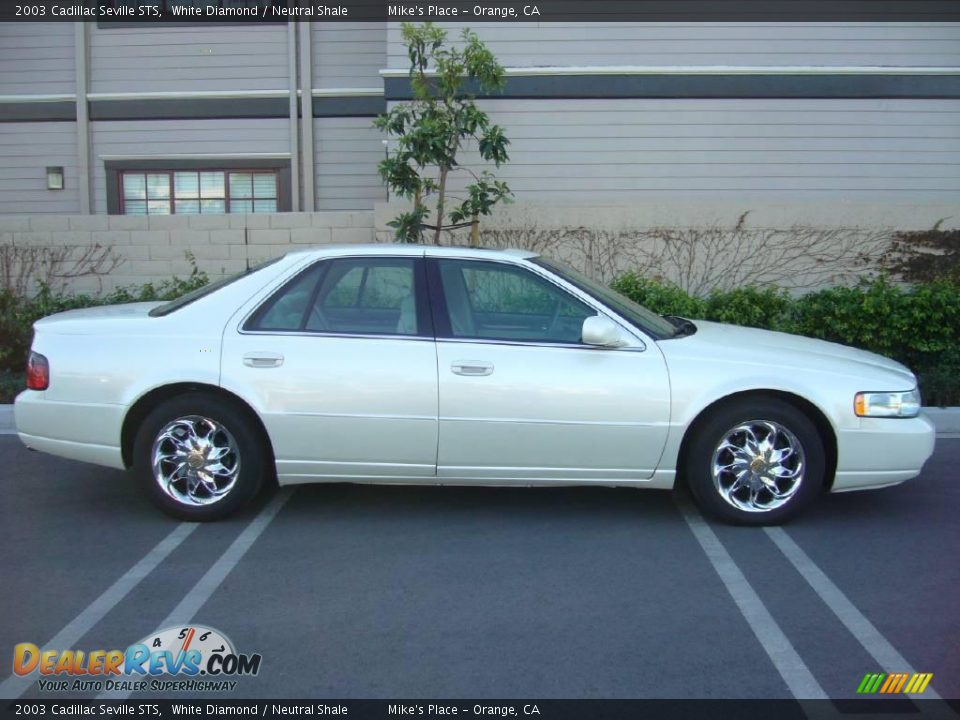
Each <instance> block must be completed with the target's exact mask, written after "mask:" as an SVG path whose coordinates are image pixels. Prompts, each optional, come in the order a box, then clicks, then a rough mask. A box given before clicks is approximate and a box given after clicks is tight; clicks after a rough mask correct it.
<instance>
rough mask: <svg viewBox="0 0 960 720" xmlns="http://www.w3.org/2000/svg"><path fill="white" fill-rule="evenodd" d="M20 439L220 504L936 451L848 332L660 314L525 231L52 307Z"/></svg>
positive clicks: (178, 497)
mask: <svg viewBox="0 0 960 720" xmlns="http://www.w3.org/2000/svg"><path fill="white" fill-rule="evenodd" d="M27 384H28V389H27V390H25V391H24V392H23V393H21V394H20V395H19V397H18V398H17V400H16V411H15V412H16V423H17V429H18V432H19V435H20V438H21V439H22V440H23V442H24V443H25V444H26V445H28V446H29V447H31V448H35V449H37V450H41V451H44V452H48V453H52V454H55V455H61V456H63V457H67V458H72V459H75V460H81V461H86V462H91V463H96V464H99V465H105V466H108V467H113V468H132V470H133V473H134V475H135V477H136V478H137V480H138V481H139V482H140V483H141V484H142V486H143V488H144V489H145V490H146V492H147V494H148V495H149V497H150V498H151V499H152V500H153V502H155V503H156V504H157V505H158V506H159V507H160V508H161V509H162V510H164V511H166V512H168V513H170V514H171V515H174V516H176V517H178V518H182V519H186V520H214V519H218V518H222V517H225V516H227V515H229V514H231V513H233V512H234V511H236V510H237V509H238V508H240V507H241V506H242V505H244V504H245V503H247V502H248V501H249V500H250V499H251V498H252V497H253V496H254V495H255V494H256V493H257V492H258V490H259V489H260V487H261V486H262V485H263V484H264V483H265V482H266V481H268V480H270V479H272V478H274V477H275V478H276V480H277V481H278V482H279V483H280V484H281V485H286V484H294V483H306V482H343V481H350V482H366V483H411V484H413V483H416V484H420V483H424V484H438V485H447V484H451V485H453V484H477V485H573V484H576V485H609V486H614V485H617V486H619V485H627V486H632V487H644V488H664V489H669V488H672V487H673V486H674V485H675V484H676V483H677V479H678V477H679V478H680V479H681V480H682V481H683V482H685V483H687V485H688V486H689V487H690V490H691V491H692V493H693V495H694V497H695V498H696V500H697V501H698V503H699V504H700V506H701V507H702V508H703V509H704V510H706V511H708V512H709V513H711V514H713V515H714V516H717V517H720V518H722V519H725V520H728V521H731V522H737V523H743V524H773V523H779V522H782V521H784V520H786V519H788V518H790V517H792V516H793V515H795V514H796V513H797V512H798V511H800V510H802V509H803V508H804V507H806V506H807V505H809V504H810V502H811V501H813V500H814V499H815V498H816V497H817V496H818V495H819V494H820V493H821V492H823V491H833V492H842V491H847V490H861V489H866V488H878V487H884V486H887V485H893V484H896V483H899V482H902V481H904V480H907V479H909V478H912V477H915V476H916V475H917V474H918V473H919V472H920V470H921V468H922V466H923V464H924V462H925V461H926V460H927V458H929V457H930V455H931V454H932V452H933V445H934V429H933V426H932V424H931V423H930V422H929V421H928V420H927V419H926V418H925V417H923V416H922V415H920V398H919V394H918V392H917V383H916V378H915V377H914V376H913V374H912V373H911V372H910V371H909V370H908V369H907V368H905V367H904V366H902V365H900V364H898V363H896V362H894V361H892V360H888V359H886V358H883V357H880V356H878V355H874V354H871V353H868V352H863V351H860V350H855V349H853V348H849V347H844V346H841V345H835V344H832V343H827V342H822V341H818V340H810V339H807V338H801V337H795V336H792V335H785V334H782V333H774V332H767V331H763V330H756V329H748V328H741V327H735V326H731V325H721V324H717V323H712V322H702V321H696V322H691V321H689V320H685V319H681V318H668V317H661V316H659V315H656V314H654V313H653V312H650V311H649V310H647V309H645V308H643V307H641V306H640V305H637V304H636V303H634V302H631V301H630V300H628V299H627V298H625V297H623V296H621V295H619V294H617V293H615V292H613V291H611V290H610V289H609V288H607V287H605V286H603V285H601V284H598V283H596V282H594V281H592V280H590V279H588V278H586V277H584V276H582V275H580V274H579V273H577V272H575V271H573V270H570V269H568V268H565V267H562V266H560V265H558V264H556V263H554V262H551V261H550V260H547V259H545V258H542V257H538V256H536V255H534V254H532V253H528V252H520V251H494V250H479V249H463V248H449V247H424V246H419V245H406V246H404V245H372V246H357V245H351V246H327V247H323V248H316V249H310V250H305V251H300V252H291V253H289V254H287V255H285V256H283V257H282V258H280V259H278V260H274V261H272V262H270V263H268V264H266V265H263V266H261V267H259V268H255V269H253V270H251V271H249V272H247V273H244V274H242V275H240V276H237V277H234V278H231V279H229V280H227V281H222V282H218V283H214V284H212V285H209V286H207V287H205V288H203V289H202V290H199V291H196V292H194V293H190V294H189V295H185V296H183V297H181V298H179V299H177V300H174V301H172V302H168V303H160V302H153V303H133V304H129V305H118V306H112V307H100V308H94V309H88V310H73V311H69V312H64V313H60V314H57V315H53V316H51V317H47V318H44V319H42V320H40V321H38V322H37V323H36V325H35V334H34V341H33V347H32V351H31V354H30V358H29V362H28V375H27Z"/></svg>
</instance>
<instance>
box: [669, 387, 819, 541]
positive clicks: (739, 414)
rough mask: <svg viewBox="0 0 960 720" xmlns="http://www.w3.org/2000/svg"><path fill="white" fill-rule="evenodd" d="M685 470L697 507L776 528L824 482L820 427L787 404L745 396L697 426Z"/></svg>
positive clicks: (745, 522)
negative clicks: (818, 428) (775, 526)
mask: <svg viewBox="0 0 960 720" xmlns="http://www.w3.org/2000/svg"><path fill="white" fill-rule="evenodd" d="M692 432H693V433H694V435H693V436H692V437H691V439H690V442H689V443H688V445H687V451H686V456H685V458H684V468H685V473H686V478H687V483H688V485H689V487H690V491H691V492H692V493H693V496H694V499H696V501H697V504H698V505H699V506H700V507H701V509H703V510H704V511H705V512H707V513H709V514H711V515H713V516H714V517H717V518H720V519H722V520H726V521H728V522H733V523H737V524H740V525H776V524H779V523H782V522H785V521H786V520H789V519H790V518H792V517H794V516H795V515H796V514H797V513H799V512H800V511H801V510H803V509H804V508H805V507H806V506H807V505H809V504H810V503H811V502H812V501H813V500H814V499H815V498H816V497H817V496H818V495H819V494H820V492H821V490H822V489H823V486H824V473H825V469H826V463H825V460H824V447H823V441H822V440H821V438H820V434H819V433H818V432H817V428H816V426H815V425H814V424H813V422H812V421H811V420H810V418H809V417H807V415H805V414H804V413H803V412H801V411H800V410H798V409H797V408H796V407H794V406H793V405H791V404H790V403H787V402H784V401H783V400H779V399H776V398H744V399H742V400H737V401H733V402H731V403H729V404H727V405H724V406H721V407H720V408H718V409H716V410H714V411H713V412H712V413H711V414H710V415H709V416H707V417H706V418H705V420H704V421H703V422H701V423H699V424H698V425H697V426H696V427H694V428H693V430H692Z"/></svg>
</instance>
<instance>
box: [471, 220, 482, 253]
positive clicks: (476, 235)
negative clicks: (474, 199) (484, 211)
mask: <svg viewBox="0 0 960 720" xmlns="http://www.w3.org/2000/svg"><path fill="white" fill-rule="evenodd" d="M470 247H480V216H479V215H474V216H473V220H471V221H470Z"/></svg>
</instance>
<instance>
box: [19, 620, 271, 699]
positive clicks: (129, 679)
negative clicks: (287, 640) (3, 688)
mask: <svg viewBox="0 0 960 720" xmlns="http://www.w3.org/2000/svg"><path fill="white" fill-rule="evenodd" d="M262 659H263V658H262V656H261V655H260V654H259V653H253V654H244V653H238V652H237V651H236V650H235V648H234V645H233V643H232V642H231V641H230V639H229V638H227V636H226V635H224V634H223V633H222V632H220V631H219V630H214V629H213V628H210V627H205V626H203V625H189V626H176V627H168V628H165V629H163V630H160V631H159V632H156V633H153V634H151V635H148V636H147V637H145V638H143V639H142V640H141V641H140V642H137V643H134V644H133V645H130V646H129V647H128V648H127V649H126V650H91V651H89V652H84V651H83V650H60V649H55V648H50V649H41V648H39V647H38V646H37V645H35V644H33V643H20V644H18V645H16V646H15V647H14V649H13V672H14V674H16V675H20V676H27V675H30V674H31V673H37V674H38V675H39V678H38V683H39V686H40V690H44V691H50V692H63V691H71V692H76V691H87V692H94V691H95V692H103V691H106V692H111V691H129V692H133V691H141V690H151V691H204V690H212V691H224V690H233V689H234V688H235V687H236V685H237V681H236V680H234V679H232V678H235V677H238V676H243V675H256V674H257V673H259V672H260V664H261V661H262ZM160 676H173V677H175V678H177V679H174V680H169V679H164V680H161V679H159V678H160Z"/></svg>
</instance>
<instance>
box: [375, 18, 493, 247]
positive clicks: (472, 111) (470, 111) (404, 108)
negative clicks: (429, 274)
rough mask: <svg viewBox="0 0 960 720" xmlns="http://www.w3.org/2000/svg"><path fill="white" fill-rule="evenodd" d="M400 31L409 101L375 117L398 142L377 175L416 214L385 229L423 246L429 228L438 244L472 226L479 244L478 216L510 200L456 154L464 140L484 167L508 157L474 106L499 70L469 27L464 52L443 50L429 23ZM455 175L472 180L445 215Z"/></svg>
mask: <svg viewBox="0 0 960 720" xmlns="http://www.w3.org/2000/svg"><path fill="white" fill-rule="evenodd" d="M402 31H403V39H404V41H405V42H406V44H407V54H408V55H409V57H410V87H411V89H412V92H413V98H414V99H413V101H411V102H408V103H402V104H400V105H397V106H396V107H394V108H392V109H390V110H389V111H387V112H386V113H384V114H382V115H380V116H378V117H377V119H376V120H375V121H374V125H375V126H376V127H377V128H379V129H380V130H382V131H384V132H386V133H387V134H388V135H390V136H391V137H394V138H396V147H395V149H394V152H393V153H392V154H391V155H389V156H388V157H387V158H386V159H384V160H382V161H381V162H380V165H379V167H378V170H379V173H380V177H381V178H382V179H383V181H384V183H386V185H387V187H388V188H390V190H391V191H393V193H394V194H395V195H397V196H399V197H402V198H406V199H408V200H412V201H413V209H412V210H409V211H407V212H404V213H401V214H400V215H398V216H397V217H396V218H394V219H393V220H392V221H390V222H389V223H388V225H389V226H390V227H392V228H393V229H394V230H395V232H396V238H397V240H398V241H399V242H407V243H415V242H423V239H424V230H430V231H432V232H433V242H434V243H436V244H440V235H441V233H442V232H443V231H444V230H451V229H454V228H458V227H466V226H467V225H471V226H472V232H471V238H472V240H473V242H474V243H475V244H476V243H477V241H478V240H479V220H480V216H481V215H490V213H491V210H492V209H493V207H494V205H496V204H497V203H498V202H501V201H509V198H510V196H511V192H510V188H509V187H507V184H506V183H505V182H502V181H499V180H497V179H495V177H494V176H493V174H492V173H490V172H489V171H487V170H483V171H482V172H480V173H479V174H478V173H475V172H473V171H472V170H470V169H469V168H466V167H463V166H461V165H459V164H458V161H457V155H458V153H459V152H460V150H461V149H462V148H463V145H464V143H466V142H468V141H470V140H474V141H476V143H477V149H478V151H479V153H480V157H481V158H483V159H484V160H486V161H487V162H492V163H494V165H496V166H497V167H500V164H501V163H504V162H506V161H507V160H508V159H509V157H508V156H507V146H508V145H509V144H510V141H509V140H508V139H507V138H506V136H505V135H504V134H503V129H502V128H501V127H500V126H498V125H492V124H491V123H490V119H489V118H488V117H487V114H486V113H485V112H483V111H482V110H480V109H479V108H478V107H477V105H476V102H475V100H476V98H475V96H474V94H473V91H475V90H479V91H480V92H484V93H488V92H494V91H497V90H501V89H502V88H503V86H504V82H505V81H504V70H503V67H502V66H501V65H500V64H499V63H498V62H497V59H496V58H495V57H494V56H493V53H491V52H490V50H488V49H487V47H486V45H484V44H483V43H482V42H481V41H480V38H478V37H477V35H476V34H475V33H473V32H471V31H470V30H469V29H465V30H464V31H463V47H462V49H461V48H455V47H448V46H447V45H446V40H447V33H446V31H445V30H442V29H441V28H439V27H436V26H435V25H433V23H425V24H423V25H420V26H417V25H411V24H409V23H404V24H403V26H402ZM458 170H462V171H464V172H467V173H469V174H470V176H471V177H472V178H473V182H472V183H470V184H468V185H467V186H466V195H465V196H464V197H459V198H455V199H456V200H458V201H459V204H458V205H456V206H455V207H453V208H452V209H451V210H449V212H448V205H447V203H448V187H447V182H448V179H449V176H450V173H452V172H455V171H458ZM430 199H433V200H434V213H435V216H434V218H433V223H432V224H430V223H428V220H429V219H430V208H429V206H428V200H430Z"/></svg>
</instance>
